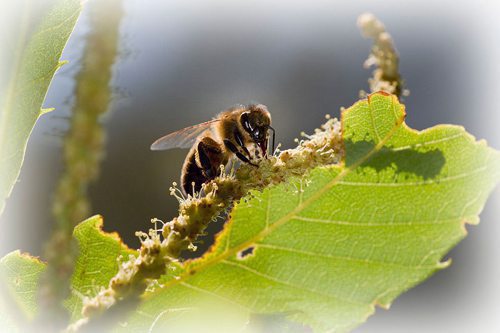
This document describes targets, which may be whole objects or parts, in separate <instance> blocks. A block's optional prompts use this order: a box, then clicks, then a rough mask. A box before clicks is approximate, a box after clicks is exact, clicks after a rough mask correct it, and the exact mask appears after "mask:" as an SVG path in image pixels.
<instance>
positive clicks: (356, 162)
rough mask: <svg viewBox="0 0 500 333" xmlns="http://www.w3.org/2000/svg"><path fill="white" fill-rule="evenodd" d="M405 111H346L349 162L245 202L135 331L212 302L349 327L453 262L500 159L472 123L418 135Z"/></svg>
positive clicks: (143, 310) (130, 324)
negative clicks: (452, 253)
mask: <svg viewBox="0 0 500 333" xmlns="http://www.w3.org/2000/svg"><path fill="white" fill-rule="evenodd" d="M404 115H405V114H404V108H403V106H402V105H401V104H399V103H398V101H397V100H396V98H395V97H393V96H387V95H385V94H374V95H371V96H370V97H369V99H368V100H363V101H360V102H358V103H356V104H355V105H354V106H352V107H351V108H349V109H348V110H347V111H345V112H344V113H343V115H342V122H343V137H344V143H345V148H346V159H345V165H340V166H329V167H320V168H317V169H315V170H313V171H312V172H311V173H310V174H309V175H308V176H306V177H305V178H303V179H299V180H295V181H293V186H290V184H283V185H280V186H275V187H271V188H268V189H266V190H264V191H263V192H262V193H260V192H254V193H252V195H251V196H250V197H248V198H247V200H243V201H242V202H241V203H239V204H237V205H236V206H235V208H234V209H233V211H232V213H231V216H232V218H231V221H230V222H229V223H228V224H227V225H226V228H225V229H224V231H223V232H222V234H221V235H220V236H219V237H218V240H217V243H216V245H215V246H214V247H213V248H212V251H211V252H210V253H208V254H207V255H205V256H204V257H203V258H201V259H199V260H194V261H191V262H188V263H187V265H186V266H185V268H184V270H183V271H179V272H178V273H177V277H176V278H175V279H170V280H168V281H163V285H164V287H163V288H161V289H157V291H155V292H152V293H149V294H148V295H147V296H146V298H145V301H144V302H143V303H142V305H141V307H140V309H139V310H138V311H137V312H136V313H135V314H134V315H133V316H132V317H131V318H129V320H128V321H127V326H126V327H125V328H124V330H125V331H147V330H148V329H149V328H151V327H152V326H154V328H156V327H159V326H160V323H161V322H163V321H165V324H164V325H165V326H164V327H168V323H169V321H172V320H174V319H175V311H173V310H174V309H178V308H183V309H187V308H189V307H192V306H194V305H196V304H197V302H198V299H199V297H200V296H202V297H203V298H212V299H214V300H219V301H220V300H227V302H229V303H230V304H234V307H238V306H239V307H241V308H243V309H246V310H247V311H249V312H253V313H261V314H280V313H281V314H284V315H285V316H286V317H288V319H291V320H293V321H296V322H300V323H303V324H306V325H309V326H312V327H313V328H314V329H315V331H318V332H324V331H335V332H339V331H340V332H342V331H348V330H350V329H352V328H354V327H355V326H357V325H359V324H360V323H362V322H363V321H365V319H366V318H367V317H368V316H370V315H371V314H373V312H374V311H375V306H376V305H380V306H382V307H389V305H390V304H391V302H392V301H393V300H394V299H395V298H396V297H397V296H398V295H400V294H401V293H402V292H404V291H406V290H408V289H409V288H411V287H413V286H415V285H416V284H418V283H420V282H421V281H423V280H425V279H426V278H428V277H429V276H430V275H431V274H433V273H434V272H435V271H437V270H439V269H441V268H444V267H446V266H447V265H448V262H441V259H442V258H443V256H444V255H445V254H446V253H447V252H448V251H449V250H450V249H451V248H452V247H453V246H454V245H455V244H457V243H458V242H459V241H460V240H461V239H462V238H464V237H465V235H466V230H465V227H464V224H465V223H477V222H478V214H479V213H480V211H481V209H482V207H483V205H484V203H485V201H486V199H487V197H488V195H489V193H490V192H491V190H492V189H493V187H494V186H495V185H496V183H497V182H498V181H499V179H500V153H499V152H497V151H495V150H493V149H490V148H488V147H487V146H486V144H485V143H484V142H475V140H474V138H473V137H472V136H470V135H469V134H467V133H466V132H465V130H464V129H463V128H461V127H457V126H448V125H441V126H436V127H434V128H431V129H428V130H425V131H422V132H417V131H414V130H412V129H410V128H408V127H407V126H406V125H405V124H404V122H403V119H404ZM249 252H251V254H248V253H249ZM245 253H246V254H247V256H245V257H243V258H241V257H242V255H243V254H245ZM168 309H172V312H171V313H169V312H168V311H167V310H168ZM195 319H196V318H192V317H190V316H189V314H186V313H184V316H183V320H184V321H191V320H195ZM152 331H153V332H156V331H158V332H159V331H160V330H152Z"/></svg>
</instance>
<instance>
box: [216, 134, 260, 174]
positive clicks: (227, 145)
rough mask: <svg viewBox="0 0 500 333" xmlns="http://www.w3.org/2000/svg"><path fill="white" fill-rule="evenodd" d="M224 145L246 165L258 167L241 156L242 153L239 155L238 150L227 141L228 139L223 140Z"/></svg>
mask: <svg viewBox="0 0 500 333" xmlns="http://www.w3.org/2000/svg"><path fill="white" fill-rule="evenodd" d="M224 145H225V146H226V147H227V149H229V150H230V151H231V152H232V153H234V154H235V155H236V157H238V158H239V159H240V160H242V161H243V162H245V163H248V164H250V165H253V166H255V167H256V166H258V165H257V164H255V163H252V162H250V160H249V159H248V158H247V157H246V156H245V155H243V154H242V153H240V151H239V150H238V148H236V146H235V145H234V144H233V143H232V142H231V141H229V140H228V139H225V140H224ZM245 149H246V148H245Z"/></svg>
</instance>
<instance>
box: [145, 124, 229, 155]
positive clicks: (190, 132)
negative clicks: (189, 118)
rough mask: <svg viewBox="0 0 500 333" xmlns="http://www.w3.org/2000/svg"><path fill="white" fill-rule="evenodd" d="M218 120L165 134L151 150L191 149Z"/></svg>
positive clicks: (154, 143)
mask: <svg viewBox="0 0 500 333" xmlns="http://www.w3.org/2000/svg"><path fill="white" fill-rule="evenodd" d="M218 121H220V119H213V120H209V121H207V122H204V123H201V124H198V125H194V126H190V127H186V128H183V129H181V130H178V131H176V132H173V133H170V134H167V135H165V136H163V137H161V138H159V139H158V140H156V141H155V142H153V144H152V145H151V150H167V149H172V148H191V146H192V145H193V144H194V142H195V141H196V138H197V137H198V136H199V135H200V134H201V133H203V132H205V131H206V130H207V129H209V128H210V126H212V124H213V123H215V122H218Z"/></svg>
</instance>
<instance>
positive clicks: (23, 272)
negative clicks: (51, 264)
mask: <svg viewBox="0 0 500 333" xmlns="http://www.w3.org/2000/svg"><path fill="white" fill-rule="evenodd" d="M44 270H45V264H44V263H42V262H41V261H39V260H38V259H37V258H34V257H30V256H29V255H26V254H21V253H20V252H19V251H14V252H11V253H9V254H7V255H6V256H5V257H3V258H2V259H0V283H1V284H2V289H3V292H5V293H6V294H5V295H1V296H3V297H0V309H2V311H0V312H1V315H0V318H1V319H0V323H2V325H3V324H4V323H5V322H11V323H12V324H14V320H13V319H12V318H10V317H9V314H11V313H9V311H18V310H21V312H22V313H21V315H23V316H24V317H25V318H27V319H33V318H34V317H35V315H36V313H37V311H38V306H37V300H36V297H37V292H38V282H39V279H40V276H41V274H42V273H43V271H44ZM7 301H12V302H14V303H15V304H16V305H17V307H16V308H15V309H12V308H10V307H11V305H13V304H9V303H8V302H7ZM2 327H4V326H2ZM9 332H10V331H9Z"/></svg>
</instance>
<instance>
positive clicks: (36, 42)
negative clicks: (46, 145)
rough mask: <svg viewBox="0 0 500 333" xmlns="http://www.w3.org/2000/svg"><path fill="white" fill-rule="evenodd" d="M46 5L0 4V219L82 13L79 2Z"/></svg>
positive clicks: (28, 1)
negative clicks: (43, 104) (0, 53)
mask: <svg viewBox="0 0 500 333" xmlns="http://www.w3.org/2000/svg"><path fill="white" fill-rule="evenodd" d="M49 4H50V5H49ZM49 4H48V3H47V1H44V2H40V1H36V0H20V1H4V2H2V4H1V5H0V13H1V14H0V24H1V25H2V26H1V27H0V30H1V32H0V37H2V38H1V40H2V44H3V45H2V58H1V59H0V214H1V213H2V211H3V209H4V207H5V200H6V198H7V197H8V196H9V195H10V193H11V191H12V188H13V186H14V183H15V182H16V179H17V177H18V176H19V172H20V168H21V165H22V162H23V158H24V152H25V149H26V144H27V141H28V137H29V135H30V133H31V131H32V129H33V127H34V126H35V122H36V120H37V119H38V117H39V116H40V114H41V113H43V111H42V103H43V100H44V98H45V95H46V93H47V90H48V88H49V85H50V82H51V80H52V77H53V76H54V73H55V72H56V70H57V69H58V68H59V67H60V66H61V64H62V62H60V61H59V58H60V57H61V53H62V51H63V49H64V46H65V45H66V42H67V40H68V38H69V36H70V34H71V32H72V31H73V27H74V26H75V23H76V20H77V19H78V16H79V14H80V10H81V4H80V0H52V1H50V2H49Z"/></svg>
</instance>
